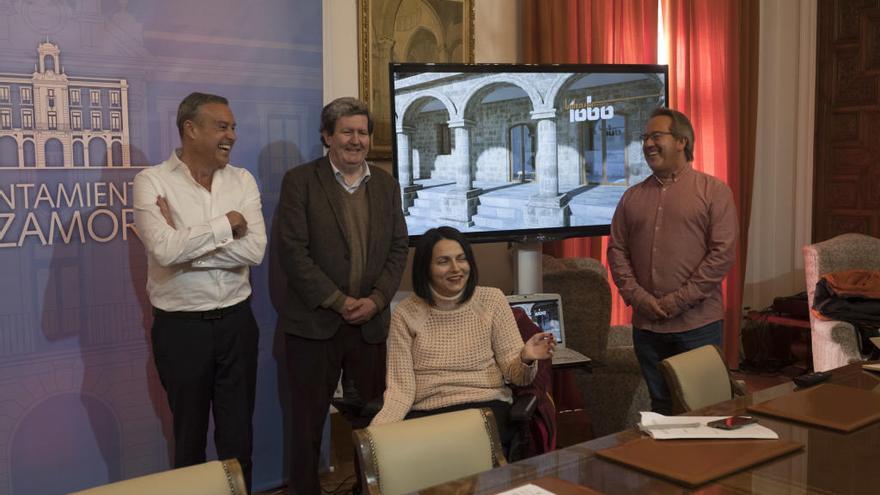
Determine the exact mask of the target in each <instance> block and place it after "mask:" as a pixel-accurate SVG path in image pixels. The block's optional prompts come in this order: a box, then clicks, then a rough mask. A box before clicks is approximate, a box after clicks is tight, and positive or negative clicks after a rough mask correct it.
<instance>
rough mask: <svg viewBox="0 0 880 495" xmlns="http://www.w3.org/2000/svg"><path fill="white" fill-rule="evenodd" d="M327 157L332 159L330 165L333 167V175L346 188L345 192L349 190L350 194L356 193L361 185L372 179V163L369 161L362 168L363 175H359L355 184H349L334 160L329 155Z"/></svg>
mask: <svg viewBox="0 0 880 495" xmlns="http://www.w3.org/2000/svg"><path fill="white" fill-rule="evenodd" d="M327 159H328V160H330V166H331V167H333V177H336V182H338V183H339V185H340V186H342V188H343V189H345V192H347V193H348V194H354V192H355V191H357V190H358V188H359V187H361V184H363V183H365V182H367V181H368V180H370V165H369V164H367V162H364V165H363V169H362V170H363V173H362V174H361V176H360V177H358V179H357V180H356V181H354V184H351V185H349V184H346V183H345V176H344V175H342V171H341V170H339V169H338V168H336V165H334V164H333V160H332V159H331V158H330V157H329V156H328V157H327Z"/></svg>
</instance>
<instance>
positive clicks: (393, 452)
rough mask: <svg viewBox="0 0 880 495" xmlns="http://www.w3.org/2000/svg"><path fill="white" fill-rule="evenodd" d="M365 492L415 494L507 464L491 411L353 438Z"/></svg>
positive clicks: (413, 422)
mask: <svg viewBox="0 0 880 495" xmlns="http://www.w3.org/2000/svg"><path fill="white" fill-rule="evenodd" d="M352 436H353V438H354V442H355V445H356V447H357V455H358V461H360V466H361V475H362V477H363V479H362V480H361V486H362V487H364V488H365V489H366V492H367V493H369V494H371V495H379V494H381V495H397V494H403V493H410V492H415V491H418V490H421V489H424V488H428V487H431V486H434V485H439V484H441V483H445V482H447V481H452V480H455V479H458V478H463V477H465V476H470V475H472V474H477V473H480V472H483V471H488V470H490V469H492V468H495V467H498V466H502V465H504V464H506V463H507V461H506V459H505V457H504V453H503V452H502V450H501V441H500V440H499V438H498V429H497V427H496V425H495V419H494V415H493V414H492V411H491V410H490V409H467V410H464V411H455V412H449V413H444V414H436V415H434V416H426V417H423V418H416V419H407V420H404V421H398V422H396V423H387V424H383V425H376V426H370V427H368V428H364V429H362V430H355V431H354V432H353V433H352Z"/></svg>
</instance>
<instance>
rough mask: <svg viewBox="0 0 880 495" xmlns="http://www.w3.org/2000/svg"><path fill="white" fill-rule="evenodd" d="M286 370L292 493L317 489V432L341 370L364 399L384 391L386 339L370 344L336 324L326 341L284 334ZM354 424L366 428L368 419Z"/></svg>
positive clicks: (310, 494)
mask: <svg viewBox="0 0 880 495" xmlns="http://www.w3.org/2000/svg"><path fill="white" fill-rule="evenodd" d="M285 347H286V351H287V373H288V380H289V382H290V409H291V428H290V432H291V435H290V464H289V468H290V481H289V482H288V485H287V486H288V493H289V494H290V495H316V494H320V493H321V484H320V481H319V479H318V460H319V459H320V455H321V434H322V433H323V431H324V421H325V419H326V417H327V410H328V409H329V407H330V399H332V398H333V393H334V392H335V390H336V384H337V382H338V380H339V376H340V372H341V373H342V376H343V380H344V381H345V382H346V387H347V388H349V390H351V389H352V388H353V389H354V390H353V391H354V392H356V393H357V394H358V396H359V397H360V399H361V400H363V401H364V403H367V402H369V401H371V400H373V399H375V398H378V397H381V396H382V394H383V393H384V392H385V343H384V342H383V343H381V344H368V343H367V342H365V341H364V339H363V337H362V336H361V330H360V327H355V326H351V325H347V324H342V325H340V328H339V330H338V331H337V332H336V334H335V335H334V336H333V337H332V338H330V339H326V340H311V339H306V338H303V337H298V336H296V335H290V334H287V335H286V345H285ZM369 421H370V420H369V418H367V419H366V420H365V423H364V424H353V425H352V427H353V428H364V427H366V426H367V424H368V423H369Z"/></svg>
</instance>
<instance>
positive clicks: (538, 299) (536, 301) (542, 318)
mask: <svg viewBox="0 0 880 495" xmlns="http://www.w3.org/2000/svg"><path fill="white" fill-rule="evenodd" d="M507 300H508V302H509V303H510V307H511V308H522V310H523V311H525V312H526V315H528V317H529V319H531V320H532V321H533V322H534V323H535V324H536V325H538V327H539V328H540V329H541V331H544V332H550V333H552V334H553V337H554V338H555V339H556V343H557V344H564V342H563V341H564V339H563V335H564V334H563V330H562V307H561V304H562V301H561V299H559V296H558V295H555V294H531V295H515V296H508V297H507Z"/></svg>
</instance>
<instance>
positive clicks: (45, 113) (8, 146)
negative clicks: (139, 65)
mask: <svg viewBox="0 0 880 495" xmlns="http://www.w3.org/2000/svg"><path fill="white" fill-rule="evenodd" d="M37 53H38V57H37V61H36V63H35V64H34V72H33V74H6V73H0V170H3V169H27V168H78V167H83V168H109V167H124V168H129V167H131V166H132V165H131V142H130V138H129V126H128V119H129V115H128V82H127V81H126V80H125V79H110V78H101V77H79V76H70V75H68V74H67V73H66V72H65V69H64V66H63V65H62V64H61V49H60V47H59V46H58V44H56V43H53V42H51V41H48V40H47V41H43V42H41V43H40V44H39V45H38V47H37Z"/></svg>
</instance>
